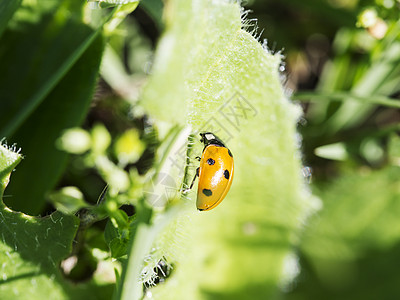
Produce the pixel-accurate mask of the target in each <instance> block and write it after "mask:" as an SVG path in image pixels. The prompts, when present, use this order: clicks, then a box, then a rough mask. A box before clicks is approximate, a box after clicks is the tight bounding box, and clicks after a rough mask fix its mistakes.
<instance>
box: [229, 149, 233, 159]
mask: <svg viewBox="0 0 400 300" xmlns="http://www.w3.org/2000/svg"><path fill="white" fill-rule="evenodd" d="M228 154H229V156H230V157H233V155H232V152H231V150H229V149H228Z"/></svg>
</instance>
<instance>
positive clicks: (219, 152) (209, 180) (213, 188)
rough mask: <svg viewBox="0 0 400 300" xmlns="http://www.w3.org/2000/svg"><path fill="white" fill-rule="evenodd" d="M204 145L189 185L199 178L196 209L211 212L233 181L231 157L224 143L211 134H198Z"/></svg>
mask: <svg viewBox="0 0 400 300" xmlns="http://www.w3.org/2000/svg"><path fill="white" fill-rule="evenodd" d="M200 136H201V139H200V142H202V143H203V144H204V149H203V154H202V155H201V157H197V159H199V160H200V166H199V167H198V168H197V169H196V174H195V176H194V178H193V181H192V183H191V185H190V188H189V189H191V188H192V187H193V184H194V181H195V180H196V177H199V185H198V189H197V202H196V205H197V209H198V210H199V211H205V210H211V209H213V208H214V207H216V206H217V205H218V204H220V203H221V201H222V200H223V199H224V198H225V196H226V194H227V193H228V191H229V189H230V187H231V185H232V179H233V156H232V153H231V151H230V150H229V149H228V148H227V147H226V146H225V145H224V143H223V142H222V141H221V140H220V139H219V138H218V137H217V136H216V135H215V134H213V133H212V132H204V133H200Z"/></svg>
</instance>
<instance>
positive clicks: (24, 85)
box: [0, 1, 99, 138]
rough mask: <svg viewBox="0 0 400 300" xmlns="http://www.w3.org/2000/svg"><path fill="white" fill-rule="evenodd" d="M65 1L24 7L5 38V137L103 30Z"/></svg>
mask: <svg viewBox="0 0 400 300" xmlns="http://www.w3.org/2000/svg"><path fill="white" fill-rule="evenodd" d="M56 3H59V4H56ZM63 3H64V2H54V1H51V2H48V4H49V5H43V7H42V5H38V6H35V7H33V8H32V7H29V6H26V7H21V9H20V10H21V14H20V16H19V17H18V18H16V20H13V26H11V27H10V28H8V30H7V31H6V32H5V33H4V34H3V36H2V39H1V41H0V45H1V46H0V64H1V65H2V68H3V72H1V73H0V92H1V94H2V101H1V102H0V128H1V130H0V136H5V137H7V138H8V137H10V135H11V134H12V133H14V132H15V130H16V129H17V128H19V127H20V126H21V124H22V123H23V122H24V121H25V120H26V119H27V118H28V116H30V115H31V114H32V113H33V111H35V110H36V109H37V108H38V106H39V105H40V104H41V103H42V102H43V101H44V99H45V97H46V96H48V95H49V93H50V91H51V90H52V89H53V88H54V87H55V86H56V85H57V84H58V83H59V81H60V80H61V78H63V77H64V76H65V75H66V73H67V72H68V70H69V69H70V68H71V67H72V66H73V65H74V64H75V63H76V61H77V60H78V59H79V57H80V56H81V55H82V54H83V53H84V52H85V50H86V49H87V48H88V47H89V45H90V44H91V43H92V42H93V41H94V39H95V38H96V36H97V35H98V34H99V30H97V31H94V30H93V29H91V28H89V27H88V26H86V25H85V24H83V23H82V21H80V20H79V19H78V18H77V17H76V16H74V17H72V18H70V17H69V13H72V12H70V11H69V10H68V8H65V7H61V8H60V6H62V4H63ZM50 4H52V5H50ZM22 12H24V13H22ZM72 99H74V98H72Z"/></svg>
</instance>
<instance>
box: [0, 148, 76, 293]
mask: <svg viewBox="0 0 400 300" xmlns="http://www.w3.org/2000/svg"><path fill="white" fill-rule="evenodd" d="M0 153H1V154H0V174H1V176H2V178H1V181H2V182H6V181H7V178H8V177H9V175H10V172H11V171H12V169H13V167H15V165H16V164H18V162H19V160H20V159H21V156H20V155H18V154H16V153H14V152H12V151H11V150H8V149H6V148H4V147H3V146H0ZM4 188H5V186H2V187H1V190H0V195H1V196H2V195H3V192H4ZM0 223H1V224H2V225H1V227H0V236H1V239H0V253H1V255H0V264H1V265H2V269H1V273H2V281H1V282H0V293H1V295H2V299H16V298H18V297H19V298H20V297H22V295H21V294H23V297H25V298H30V299H34V298H36V297H38V296H40V295H41V297H45V295H47V296H46V298H51V299H63V294H64V293H63V287H62V286H61V285H60V284H59V281H60V280H61V278H62V276H61V274H60V272H59V269H58V265H59V263H60V261H61V259H62V258H64V257H65V256H66V255H67V254H68V253H70V251H71V247H72V240H73V237H74V235H75V232H76V229H77V227H78V219H77V218H75V217H69V216H65V215H63V214H61V213H59V212H56V213H53V214H51V215H50V216H47V217H45V218H34V217H30V216H28V215H25V214H22V213H16V212H13V211H11V210H10V209H8V208H7V207H5V205H4V204H3V202H1V203H0ZM20 293H21V294H20Z"/></svg>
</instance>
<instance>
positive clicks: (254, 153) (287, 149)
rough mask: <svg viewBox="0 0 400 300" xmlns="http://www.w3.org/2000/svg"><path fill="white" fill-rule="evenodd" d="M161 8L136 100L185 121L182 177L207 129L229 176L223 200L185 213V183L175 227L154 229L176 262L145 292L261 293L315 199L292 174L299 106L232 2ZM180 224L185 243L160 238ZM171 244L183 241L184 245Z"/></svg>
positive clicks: (271, 283)
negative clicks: (180, 220)
mask: <svg viewBox="0 0 400 300" xmlns="http://www.w3.org/2000/svg"><path fill="white" fill-rule="evenodd" d="M167 12H168V14H167V20H166V24H167V30H166V32H165V34H164V36H163V38H162V40H161V41H160V44H159V46H158V49H157V56H156V62H155V65H154V69H153V74H152V78H151V79H150V81H149V83H148V86H147V88H146V89H145V90H144V93H143V95H142V98H141V103H142V104H143V106H145V108H146V109H147V110H148V111H149V112H150V114H151V115H152V116H154V117H156V118H158V119H160V120H163V121H168V122H170V123H180V124H189V125H191V126H192V131H193V133H195V134H196V135H195V138H194V140H193V146H192V149H191V151H190V158H191V164H190V165H189V170H190V172H189V173H188V174H186V175H185V184H189V183H190V180H191V178H193V175H194V171H195V168H196V167H197V166H198V163H197V162H196V160H195V159H194V158H195V157H196V156H199V155H201V151H202V148H203V147H202V145H201V144H200V142H199V137H198V135H197V133H198V132H199V131H212V132H214V133H215V134H216V135H218V136H219V137H220V138H221V139H222V140H223V141H224V142H225V143H226V145H227V146H228V147H229V148H230V150H231V152H232V153H233V157H234V160H235V175H234V178H233V184H232V187H231V190H230V192H229V193H228V195H227V197H226V199H225V200H224V201H223V202H222V203H221V204H220V205H219V206H218V207H217V208H215V209H214V210H212V211H209V212H203V213H197V214H195V211H196V206H195V203H194V201H195V190H196V189H195V188H194V189H193V190H194V191H192V193H190V195H189V198H190V200H186V199H185V198H184V199H182V202H185V204H187V205H190V206H189V207H190V208H188V209H189V212H186V213H184V215H186V214H189V215H190V221H187V222H185V223H184V227H183V228H179V227H178V228H176V224H174V225H173V226H171V227H170V228H169V229H168V230H166V231H165V232H164V235H165V236H168V237H169V238H166V237H165V236H163V237H159V238H158V239H157V242H156V245H157V246H158V247H159V248H160V249H163V247H165V249H167V250H165V249H164V250H165V252H166V253H165V256H166V258H167V261H172V262H173V263H174V265H175V266H176V267H174V272H173V273H172V275H171V277H170V278H168V279H167V280H166V282H165V283H163V284H162V285H161V284H160V285H159V286H157V287H156V289H153V290H151V292H152V294H153V296H154V298H155V299H188V298H190V299H203V298H207V299H254V298H262V299H268V298H271V297H273V296H274V295H275V294H276V292H277V289H278V285H279V284H280V283H282V282H283V281H287V280H290V278H291V277H293V276H294V275H295V274H294V273H293V271H292V272H290V271H287V270H286V269H285V266H286V265H287V262H288V261H289V262H290V264H289V265H290V267H291V269H290V270H295V269H296V268H295V259H293V257H294V256H293V253H292V250H291V249H292V247H294V246H295V245H296V243H297V233H298V232H299V231H300V228H301V227H302V224H303V222H304V220H305V218H306V216H307V214H309V213H310V212H311V211H312V209H311V207H312V205H313V204H314V203H315V204H316V203H317V202H313V199H312V198H311V197H310V196H309V195H308V194H307V192H306V189H305V187H304V183H303V180H302V178H301V176H300V171H301V163H300V160H299V155H298V153H297V151H298V150H297V148H296V143H297V142H298V141H297V140H296V120H297V118H298V117H299V114H300V113H299V109H298V108H297V107H296V106H294V105H293V104H292V103H290V102H289V101H288V99H287V98H286V96H285V94H284V91H283V88H282V85H281V80H280V79H281V77H280V74H279V66H280V62H281V56H280V54H279V53H278V54H275V55H274V54H272V53H270V52H268V51H267V50H266V48H265V47H262V46H261V45H260V44H259V42H258V41H257V40H256V39H255V38H254V37H253V36H252V35H251V34H250V33H248V32H246V31H245V30H244V29H243V27H246V25H244V24H243V23H242V22H241V10H240V7H239V5H238V4H237V3H232V2H225V1H179V0H176V1H172V2H169V7H168V11H167ZM178 112H179V113H178ZM188 153H189V152H188ZM180 154H181V153H180V152H179V153H176V156H177V157H178V156H179V155H180ZM176 180H177V181H178V182H179V178H178V177H177V178H176ZM188 202H189V203H188ZM183 206H184V205H183ZM190 211H191V212H190ZM184 218H185V217H184ZM174 226H175V227H174ZM174 230H175V231H174ZM182 230H183V231H185V232H186V235H187V236H189V237H193V239H190V238H188V239H190V242H187V241H186V242H185V241H183V242H182V241H181V240H180V239H179V238H178V237H175V238H176V239H178V241H171V240H170V239H171V238H173V237H174V236H176V234H173V233H172V232H174V233H175V232H176V231H182ZM171 243H172V244H175V245H176V244H181V243H183V244H184V246H182V247H183V248H184V249H185V250H182V249H181V248H180V249H179V250H178V249H176V247H173V246H170V245H169V244H171ZM168 247H170V249H168ZM156 248H157V247H156ZM180 251H181V252H184V253H180V254H179V252H180ZM177 253H178V254H177ZM126 284H128V283H126ZM135 299H136V298H135Z"/></svg>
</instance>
